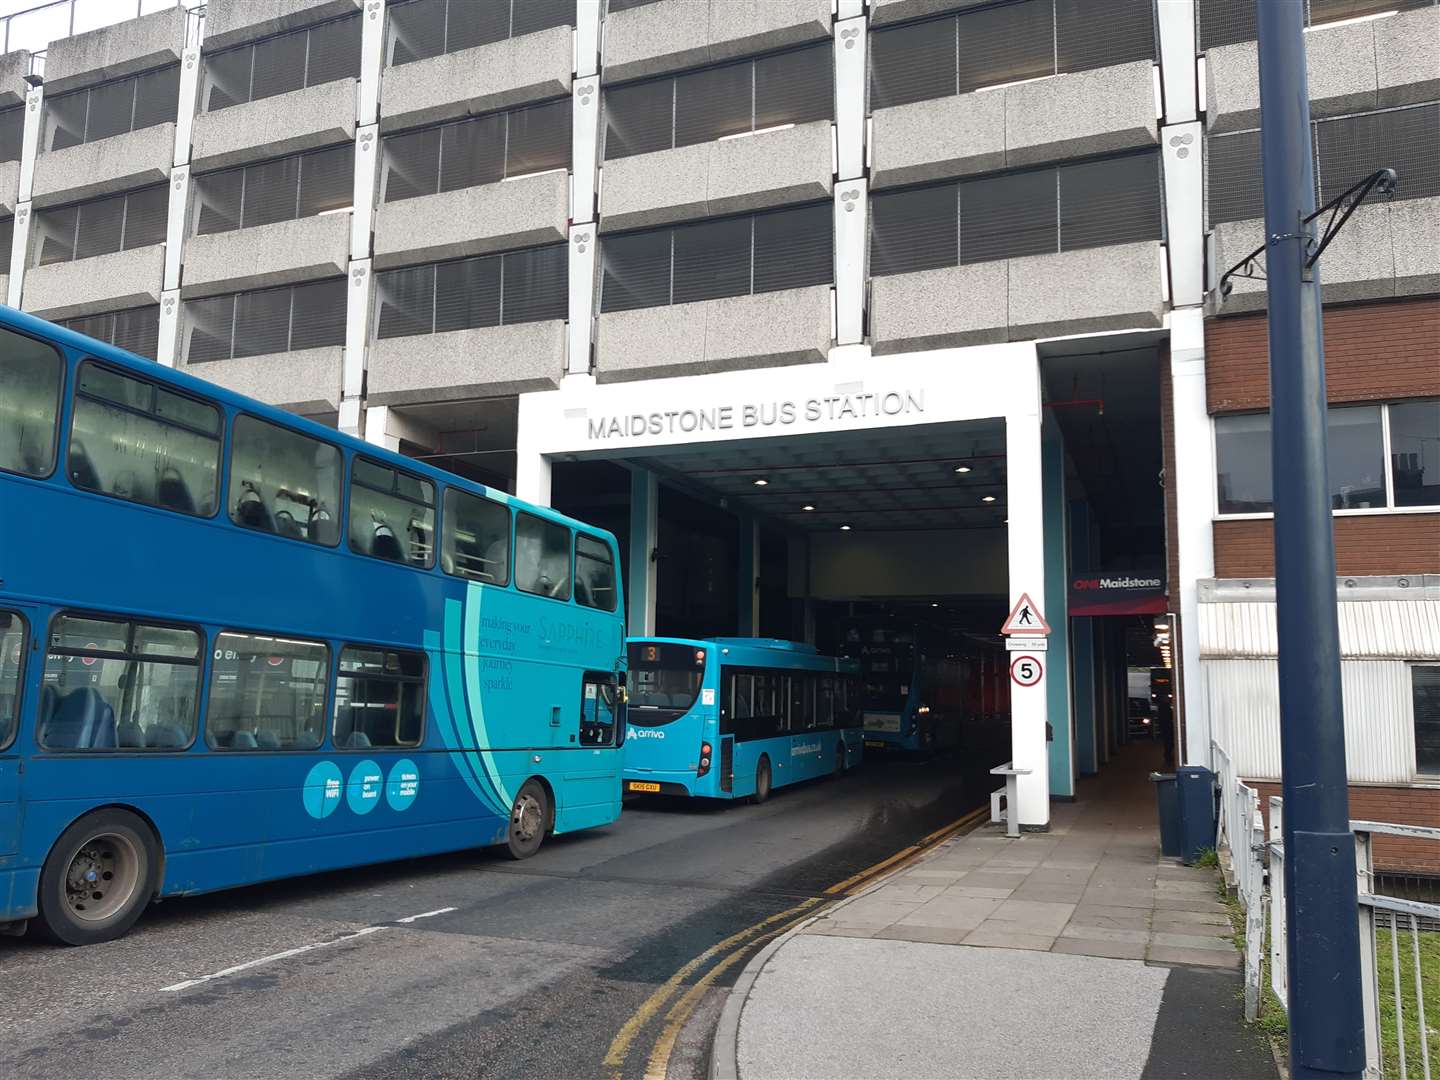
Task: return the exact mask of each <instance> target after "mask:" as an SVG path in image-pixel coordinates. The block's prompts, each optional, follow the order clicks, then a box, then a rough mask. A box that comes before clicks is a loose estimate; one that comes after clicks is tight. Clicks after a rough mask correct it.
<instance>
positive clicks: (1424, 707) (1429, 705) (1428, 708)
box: [1410, 664, 1440, 773]
mask: <svg viewBox="0 0 1440 1080" xmlns="http://www.w3.org/2000/svg"><path fill="white" fill-rule="evenodd" d="M1410 694H1411V700H1412V701H1413V702H1414V705H1415V769H1416V771H1417V772H1421V773H1440V665H1436V664H1416V665H1415V666H1414V667H1412V668H1411V669H1410Z"/></svg>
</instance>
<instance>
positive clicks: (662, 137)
mask: <svg viewBox="0 0 1440 1080" xmlns="http://www.w3.org/2000/svg"><path fill="white" fill-rule="evenodd" d="M833 64H834V57H833V46H831V45H830V43H829V42H826V43H823V44H820V45H807V46H805V47H803V48H799V49H791V50H790V51H788V52H783V53H775V54H772V55H768V56H761V57H757V58H755V59H752V60H741V61H738V62H735V63H730V64H721V65H719V66H717V67H710V68H703V69H701V70H699V71H687V72H684V73H682V74H680V75H673V76H667V77H665V78H660V79H650V80H647V81H645V82H638V83H630V84H628V85H624V86H618V87H614V88H607V89H606V91H605V158H606V160H614V159H615V158H621V157H629V156H630V155H632V154H648V153H652V152H654V151H656V150H669V149H672V148H673V147H677V146H693V145H695V144H697V143H705V142H713V141H714V140H716V139H722V138H725V137H726V136H729V135H741V134H745V133H747V132H753V131H764V130H766V129H768V128H776V127H782V126H785V125H793V124H808V123H810V122H811V121H814V120H829V119H831V118H832V117H833V116H834V111H835V104H834V74H833V71H832V67H833Z"/></svg>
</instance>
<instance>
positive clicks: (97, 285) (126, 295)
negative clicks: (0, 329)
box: [23, 244, 165, 319]
mask: <svg viewBox="0 0 1440 1080" xmlns="http://www.w3.org/2000/svg"><path fill="white" fill-rule="evenodd" d="M164 269H165V245H164V244H154V245H152V246H151V247H143V248H135V249H134V250H132V251H116V252H114V253H112V254H110V255H96V256H95V257H94V258H90V259H76V260H74V261H73V262H63V263H51V264H50V265H49V266H36V267H32V268H31V269H29V270H27V271H26V272H25V291H24V294H23V295H24V306H25V310H26V311H29V312H33V313H34V314H36V315H39V316H41V317H42V318H46V319H69V318H73V317H75V316H77V315H93V314H95V313H96V312H98V311H119V310H121V309H123V308H132V307H141V306H143V305H145V304H158V303H159V302H160V288H161V284H162V280H163V274H164Z"/></svg>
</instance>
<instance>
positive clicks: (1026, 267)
mask: <svg viewBox="0 0 1440 1080" xmlns="http://www.w3.org/2000/svg"><path fill="white" fill-rule="evenodd" d="M1161 296H1162V293H1161V281H1160V245H1159V244H1157V243H1155V242H1153V241H1146V242H1143V243H1138V244H1116V245H1112V246H1110V247H1100V248H1089V249H1087V250H1084V251H1066V252H1060V253H1058V254H1055V255H1033V256H1030V257H1029V258H1024V259H1011V260H1010V281H1009V312H1010V319H1009V322H1010V340H1011V341H1023V340H1025V339H1026V338H1034V337H1050V336H1058V335H1061V334H1080V333H1089V332H1093V331H1098V330H1120V329H1126V328H1129V327H1158V326H1159V325H1160V324H1161V321H1162V319H1163V318H1164V314H1165V304H1164V301H1163V300H1162V298H1161Z"/></svg>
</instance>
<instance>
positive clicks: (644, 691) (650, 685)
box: [628, 642, 705, 727]
mask: <svg viewBox="0 0 1440 1080" xmlns="http://www.w3.org/2000/svg"><path fill="white" fill-rule="evenodd" d="M629 660H630V708H629V714H628V719H629V721H630V723H631V724H634V725H636V726H638V727H659V726H660V725H661V724H668V723H670V721H672V720H676V719H678V718H679V717H681V716H684V715H685V713H687V712H689V711H690V709H691V708H692V707H693V706H694V704H695V699H696V698H698V697H699V696H700V683H701V680H702V679H703V677H704V674H705V650H704V649H696V648H693V647H691V646H689V645H663V644H651V643H646V642H641V643H638V644H634V645H631V646H630V648H629Z"/></svg>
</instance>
